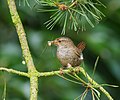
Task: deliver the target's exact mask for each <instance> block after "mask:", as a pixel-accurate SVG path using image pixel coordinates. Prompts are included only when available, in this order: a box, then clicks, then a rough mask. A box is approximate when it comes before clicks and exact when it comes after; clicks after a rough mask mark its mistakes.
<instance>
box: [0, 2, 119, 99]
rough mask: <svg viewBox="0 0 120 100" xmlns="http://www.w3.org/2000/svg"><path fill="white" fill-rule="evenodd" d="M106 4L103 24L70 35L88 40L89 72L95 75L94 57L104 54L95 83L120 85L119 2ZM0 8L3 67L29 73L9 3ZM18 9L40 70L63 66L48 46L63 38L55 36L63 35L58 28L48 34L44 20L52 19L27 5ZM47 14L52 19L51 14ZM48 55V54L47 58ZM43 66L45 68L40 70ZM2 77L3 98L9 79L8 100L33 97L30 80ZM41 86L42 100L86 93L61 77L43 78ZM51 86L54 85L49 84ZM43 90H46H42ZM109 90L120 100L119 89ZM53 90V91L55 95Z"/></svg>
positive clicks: (96, 73)
mask: <svg viewBox="0 0 120 100" xmlns="http://www.w3.org/2000/svg"><path fill="white" fill-rule="evenodd" d="M104 2H105V1H104ZM105 3H106V5H107V7H108V8H107V9H106V10H107V11H108V12H110V13H109V14H108V13H107V12H106V13H105V15H106V18H105V19H104V21H103V22H101V23H100V24H98V25H97V26H96V27H95V28H94V29H91V31H86V32H81V34H79V35H76V34H74V36H73V35H71V32H70V34H69V35H68V36H69V37H71V38H72V39H73V40H74V42H75V43H76V44H77V43H78V42H79V40H84V41H86V43H87V49H86V50H85V52H84V58H85V64H86V70H88V72H89V73H90V72H92V68H91V66H93V63H94V62H95V61H94V60H95V59H96V58H94V57H95V56H96V55H100V58H101V59H100V61H99V64H98V67H97V71H96V72H95V76H94V78H95V80H97V81H98V82H100V83H109V84H113V83H114V84H120V83H119V82H120V81H119V80H120V77H119V76H120V75H119V57H120V52H119V48H120V45H119V43H120V41H119V36H120V35H119V24H120V22H119V19H120V17H119V11H120V10H119V8H120V7H119V1H118V2H117V3H116V1H114V0H113V1H106V2H105ZM3 4H4V5H3ZM114 4H115V5H114ZM0 5H1V6H0V12H2V14H0V22H1V23H0V29H1V30H0V65H1V66H8V67H10V68H14V69H19V70H21V71H26V70H27V69H26V68H25V65H22V63H21V62H22V61H23V60H24V59H23V58H22V57H21V51H20V45H19V43H18V39H17V36H16V33H15V31H14V29H13V28H12V27H11V21H10V20H9V18H8V17H9V14H8V13H7V12H8V10H7V7H6V6H5V1H4V0H2V2H0ZM116 5H117V6H116ZM113 6H115V7H113ZM18 8H19V13H20V16H21V18H22V20H23V24H24V26H25V29H26V31H27V33H28V34H27V36H28V39H29V45H30V47H31V51H32V55H33V58H34V60H35V64H36V66H37V69H38V70H40V71H49V70H53V69H58V68H57V66H60V63H59V62H58V61H57V60H56V57H55V53H54V50H53V48H50V47H47V46H46V43H47V41H48V40H52V39H53V38H55V37H58V36H60V35H59V34H55V33H60V29H58V28H56V29H55V30H54V31H52V32H51V31H47V30H46V29H45V28H44V25H43V23H41V22H43V20H45V19H46V20H47V19H48V18H47V17H46V14H43V13H35V12H33V11H31V10H30V9H26V7H24V6H20V7H18ZM100 9H101V8H100ZM101 11H102V9H101ZM103 12H105V11H103ZM47 15H48V16H49V14H47ZM51 33H52V34H51ZM75 33H76V32H75ZM108 41H109V42H108ZM45 47H46V49H45V51H44V52H43V53H42V54H41V53H40V52H42V51H43V49H44V48H45ZM45 55H47V57H46V56H45ZM40 66H43V67H42V68H40ZM50 66H51V67H50ZM0 77H1V78H0V83H1V84H0V88H1V89H0V94H1V96H2V95H3V90H5V89H3V88H4V85H5V83H4V82H3V78H6V81H7V82H6V83H7V90H6V91H7V92H6V95H7V96H6V98H8V100H13V99H18V98H20V99H24V100H25V99H26V100H27V99H28V98H29V88H28V86H29V83H28V81H29V80H28V79H26V78H23V77H22V78H21V77H18V76H16V75H11V74H7V76H6V77H5V76H3V72H1V75H0ZM11 77H12V78H11ZM8 83H9V84H8ZM39 83H40V84H41V85H39V95H40V97H39V99H42V98H44V99H47V100H48V99H49V100H53V99H71V98H75V97H77V96H78V95H80V94H81V92H82V90H84V89H83V88H82V87H81V86H79V85H78V86H76V85H74V84H72V83H70V82H66V81H65V80H63V79H60V78H58V77H53V78H47V80H46V79H41V80H40V82H39ZM50 83H52V84H51V85H49V84H50ZM16 87H17V88H16ZM41 88H42V89H43V90H41ZM11 89H12V91H11ZM107 89H108V90H110V92H111V94H112V95H113V97H114V98H115V99H116V100H117V99H119V94H118V93H119V89H111V88H110V89H109V88H107ZM64 90H66V91H64ZM49 91H51V93H50V92H49ZM14 93H17V94H20V95H17V94H14ZM41 93H42V95H41ZM13 94H14V95H13ZM68 94H69V97H68ZM61 95H62V97H61ZM88 95H89V93H88ZM88 98H89V97H86V99H88ZM101 98H104V96H103V95H102V97H101Z"/></svg>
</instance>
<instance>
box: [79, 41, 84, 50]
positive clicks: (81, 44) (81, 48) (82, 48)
mask: <svg viewBox="0 0 120 100" xmlns="http://www.w3.org/2000/svg"><path fill="white" fill-rule="evenodd" d="M85 46H86V44H85V42H83V41H82V42H80V43H79V44H78V45H77V48H78V49H80V50H81V51H83V50H84V49H85Z"/></svg>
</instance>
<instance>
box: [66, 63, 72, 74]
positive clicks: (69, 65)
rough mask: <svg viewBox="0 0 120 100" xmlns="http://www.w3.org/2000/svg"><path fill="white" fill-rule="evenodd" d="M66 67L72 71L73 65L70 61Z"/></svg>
mask: <svg viewBox="0 0 120 100" xmlns="http://www.w3.org/2000/svg"><path fill="white" fill-rule="evenodd" d="M67 68H68V69H69V70H71V72H72V71H73V67H72V65H71V64H70V63H68V64H67Z"/></svg>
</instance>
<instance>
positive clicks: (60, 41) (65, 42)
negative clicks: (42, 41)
mask: <svg viewBox="0 0 120 100" xmlns="http://www.w3.org/2000/svg"><path fill="white" fill-rule="evenodd" d="M51 44H54V45H56V46H69V45H73V42H72V40H71V39H70V38H68V37H60V38H56V39H55V40H54V41H48V45H49V46H50V45H51Z"/></svg>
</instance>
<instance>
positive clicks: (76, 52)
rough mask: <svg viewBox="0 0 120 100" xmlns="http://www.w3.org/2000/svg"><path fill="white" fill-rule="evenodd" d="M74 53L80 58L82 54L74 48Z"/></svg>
mask: <svg viewBox="0 0 120 100" xmlns="http://www.w3.org/2000/svg"><path fill="white" fill-rule="evenodd" d="M74 52H75V54H76V55H77V56H78V57H79V58H80V54H81V53H82V51H81V50H80V49H78V48H77V47H76V48H75V49H74Z"/></svg>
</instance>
